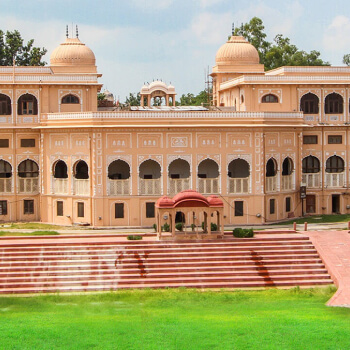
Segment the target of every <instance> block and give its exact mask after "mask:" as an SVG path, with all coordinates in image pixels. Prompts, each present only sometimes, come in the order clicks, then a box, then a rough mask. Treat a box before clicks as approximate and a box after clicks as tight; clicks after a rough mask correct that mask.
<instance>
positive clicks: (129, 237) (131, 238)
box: [127, 235, 142, 241]
mask: <svg viewBox="0 0 350 350" xmlns="http://www.w3.org/2000/svg"><path fill="white" fill-rule="evenodd" d="M127 239H128V240H129V241H139V240H141V239H142V236H140V235H129V236H128V237H127Z"/></svg>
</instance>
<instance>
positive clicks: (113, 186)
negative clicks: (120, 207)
mask: <svg viewBox="0 0 350 350" xmlns="http://www.w3.org/2000/svg"><path fill="white" fill-rule="evenodd" d="M108 186H109V192H108V193H109V195H110V196H117V195H122V196H125V195H129V194H130V180H129V179H124V180H119V179H118V180H111V179H109V180H108Z"/></svg>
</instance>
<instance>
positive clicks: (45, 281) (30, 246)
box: [0, 234, 333, 294]
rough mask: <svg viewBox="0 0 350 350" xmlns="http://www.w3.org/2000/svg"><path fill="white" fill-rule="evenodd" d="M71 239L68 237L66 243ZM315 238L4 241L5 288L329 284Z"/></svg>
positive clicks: (1, 270) (0, 276)
mask: <svg viewBox="0 0 350 350" xmlns="http://www.w3.org/2000/svg"><path fill="white" fill-rule="evenodd" d="M67 241H68V242H67ZM332 283H333V282H332V280H331V278H330V276H329V274H328V272H327V270H326V269H325V266H324V264H323V262H322V260H321V259H320V256H319V255H318V253H317V251H316V249H315V248H314V246H313V245H312V243H311V242H310V240H309V239H308V238H307V237H305V236H302V235H293V234H291V235H290V237H276V236H275V235H271V237H262V238H259V237H255V238H252V239H237V238H229V239H223V240H219V241H182V242H158V241H123V242H121V241H119V242H117V241H116V240H115V239H114V240H113V237H112V236H111V239H110V240H109V241H104V242H100V241H98V240H95V241H94V240H93V239H91V240H88V241H84V242H79V240H75V241H74V242H73V241H72V242H69V240H65V239H59V238H58V239H52V240H49V239H47V240H40V242H39V241H38V240H30V241H28V240H26V242H23V243H21V240H18V242H11V243H9V242H8V241H7V243H4V242H1V241H0V293H1V294H9V293H37V292H40V293H41V292H58V291H59V292H80V291H109V290H117V289H125V288H165V287H188V288H260V287H262V288H264V287H292V286H300V287H303V286H316V285H329V284H332Z"/></svg>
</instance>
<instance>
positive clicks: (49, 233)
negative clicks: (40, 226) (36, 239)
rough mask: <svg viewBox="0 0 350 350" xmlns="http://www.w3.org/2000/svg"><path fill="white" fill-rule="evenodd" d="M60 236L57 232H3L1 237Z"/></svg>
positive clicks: (0, 234) (0, 233) (0, 232)
mask: <svg viewBox="0 0 350 350" xmlns="http://www.w3.org/2000/svg"><path fill="white" fill-rule="evenodd" d="M52 235H59V233H58V232H57V231H33V232H13V231H1V230H0V236H52Z"/></svg>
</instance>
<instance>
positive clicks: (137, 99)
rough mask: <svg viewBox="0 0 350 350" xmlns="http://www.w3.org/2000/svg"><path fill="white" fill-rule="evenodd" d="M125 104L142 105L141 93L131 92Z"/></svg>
mask: <svg viewBox="0 0 350 350" xmlns="http://www.w3.org/2000/svg"><path fill="white" fill-rule="evenodd" d="M125 104H126V105H128V106H140V104H141V95H140V93H139V92H138V93H137V94H136V96H135V94H132V93H130V94H129V97H126V100H125Z"/></svg>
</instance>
